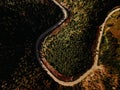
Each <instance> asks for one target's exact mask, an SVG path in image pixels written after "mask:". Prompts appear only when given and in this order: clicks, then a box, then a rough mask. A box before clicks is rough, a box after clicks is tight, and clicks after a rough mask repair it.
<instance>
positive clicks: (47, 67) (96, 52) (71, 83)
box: [36, 0, 120, 86]
mask: <svg viewBox="0 0 120 90" xmlns="http://www.w3.org/2000/svg"><path fill="white" fill-rule="evenodd" d="M52 1H53V2H54V3H55V4H56V5H57V6H58V7H59V8H60V9H61V11H62V12H63V14H64V16H63V18H62V19H61V20H60V21H59V22H58V23H56V24H55V25H54V26H52V27H51V28H49V29H48V30H47V31H46V32H45V33H43V34H42V35H40V37H39V38H38V40H37V42H36V56H37V59H38V61H39V62H40V64H41V65H42V67H43V68H44V70H46V71H47V73H48V75H49V76H50V77H51V78H53V79H54V81H56V82H57V83H59V84H61V85H63V86H74V85H75V84H77V83H79V82H81V81H82V80H83V79H84V78H86V77H87V76H88V75H89V74H90V73H91V72H93V71H94V70H96V69H98V68H99V66H98V60H99V50H100V44H101V40H102V35H103V31H104V26H105V23H106V21H107V20H108V19H109V17H110V16H111V15H112V14H113V13H114V12H116V11H118V10H120V8H118V9H115V10H113V11H111V12H110V13H109V14H108V16H107V17H106V19H105V21H104V23H103V24H102V25H101V27H100V30H99V32H98V36H97V37H96V38H97V40H96V42H97V43H96V44H97V45H95V46H96V47H95V49H94V53H93V54H94V64H93V66H92V67H91V68H90V69H89V70H88V71H87V72H86V73H84V74H83V75H82V76H80V77H78V79H76V80H74V81H63V80H60V79H58V78H57V77H56V76H57V75H55V74H56V73H57V72H56V73H53V72H54V69H53V68H52V67H51V66H50V65H49V63H48V62H47V61H46V60H45V59H44V58H43V57H41V55H40V48H41V43H42V41H43V40H44V38H45V37H46V36H47V35H49V34H50V33H51V32H52V31H54V30H55V29H56V28H57V27H59V26H60V25H61V24H63V23H64V21H65V20H66V19H67V18H68V13H67V10H66V9H65V8H64V7H63V6H61V5H60V4H59V3H58V2H57V1H56V0H52ZM43 59H44V60H43ZM51 69H53V70H51ZM57 74H59V73H57ZM58 76H61V75H58Z"/></svg>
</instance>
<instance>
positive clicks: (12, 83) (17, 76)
mask: <svg viewBox="0 0 120 90" xmlns="http://www.w3.org/2000/svg"><path fill="white" fill-rule="evenodd" d="M30 1H31V0H30ZM46 1H47V0H46ZM13 2H14V1H13ZM16 2H17V1H16ZM59 2H63V3H64V4H65V5H66V7H67V8H68V10H69V12H70V17H71V18H70V22H69V23H68V24H67V26H65V27H63V28H62V30H61V31H60V32H59V33H58V34H57V35H55V36H52V35H49V36H47V37H46V39H45V41H44V43H43V49H42V50H43V55H44V56H45V57H46V59H47V60H49V62H53V61H52V60H56V57H55V56H54V57H53V56H52V55H53V54H54V55H56V56H57V57H59V58H58V59H59V60H62V61H63V62H60V63H57V62H53V64H52V65H54V64H55V63H56V64H57V65H56V66H55V65H54V67H58V64H60V65H64V60H67V61H68V60H70V59H71V58H73V60H74V61H76V62H82V61H81V60H83V62H84V63H82V64H80V66H79V64H78V63H77V64H76V66H75V64H74V63H76V62H73V60H72V59H71V62H72V63H71V62H69V64H70V65H73V66H74V67H75V69H74V68H71V67H70V68H71V71H69V70H68V68H66V70H62V67H61V70H59V71H60V72H63V73H64V74H66V75H68V76H69V75H74V74H76V73H81V72H80V70H82V69H80V70H79V71H77V70H78V69H79V68H78V67H80V68H81V67H82V66H84V65H88V64H91V65H92V63H93V61H92V60H91V58H92V57H91V54H92V53H91V50H90V49H91V46H92V43H93V40H94V39H95V34H96V31H97V29H98V27H99V25H101V24H102V23H103V21H104V19H105V17H106V15H107V12H108V11H109V10H111V9H112V8H113V7H115V6H116V5H118V4H119V3H120V1H119V0H115V1H111V0H91V1H90V0H78V1H75V0H74V1H73V0H59ZM18 3H19V2H18ZM4 5H5V6H7V7H4ZM27 5H28V6H27ZM29 5H30V6H29ZM8 7H10V8H8ZM15 7H17V8H15ZM15 7H14V5H8V4H3V3H1V2H0V11H2V10H3V11H4V12H6V11H7V12H9V11H10V12H9V13H11V10H16V11H17V14H12V15H11V16H9V17H10V18H11V17H13V18H12V19H10V20H12V21H13V22H16V20H18V22H21V23H23V24H22V25H23V26H24V21H26V20H28V21H29V22H30V23H32V24H30V23H29V22H27V21H26V23H28V25H29V28H25V27H23V26H22V28H23V31H22V32H21V33H20V35H21V37H24V38H26V39H22V38H21V37H20V40H19V41H20V43H21V42H22V41H21V40H25V41H24V42H22V44H21V45H23V47H24V49H25V50H23V52H22V55H21V54H18V55H21V56H20V57H19V58H17V59H12V60H14V61H16V60H19V62H18V63H19V64H18V63H16V67H15V71H13V72H14V73H13V74H12V73H11V77H10V78H9V79H8V80H4V81H3V82H2V88H3V90H35V89H36V90H47V89H48V90H87V89H86V88H87V87H88V89H90V88H92V89H94V88H95V87H96V89H98V87H97V86H98V85H100V86H101V84H102V85H103V83H104V85H105V86H106V87H105V90H107V88H109V87H108V86H110V85H113V84H112V83H113V82H114V81H115V80H116V78H112V77H113V76H111V77H109V76H110V75H108V77H105V74H104V73H103V72H97V74H95V75H93V77H92V79H90V80H91V81H93V83H90V82H91V81H90V80H88V83H89V86H87V85H86V81H85V85H83V83H79V84H77V85H75V86H74V87H64V86H61V85H58V84H57V83H56V82H54V81H53V80H52V79H51V78H50V77H49V76H48V75H47V73H46V72H45V71H44V70H43V68H41V66H40V65H39V63H38V62H37V59H36V55H35V43H36V40H37V38H38V36H39V35H40V34H42V33H43V32H44V31H45V30H46V29H48V28H49V27H50V26H51V25H53V24H54V23H56V22H57V21H58V20H59V19H60V18H61V14H60V11H59V10H58V8H57V7H56V6H55V5H54V4H52V3H51V2H50V1H49V2H48V3H47V4H44V5H43V4H40V3H39V4H36V3H33V2H31V3H28V4H25V2H24V1H23V2H22V3H19V4H18V5H16V4H15ZM21 7H22V9H18V8H21ZM24 7H28V8H31V10H30V13H32V14H31V15H30V16H29V14H28V16H26V15H27V13H26V14H24V9H23V8H24ZM36 7H37V8H38V9H37V11H36V12H34V11H35V10H36ZM6 8H7V9H6ZM73 9H75V10H73ZM19 10H20V12H19ZM28 10H29V9H28ZM16 11H15V12H16ZM21 11H22V12H23V13H22V12H21ZM51 11H53V12H52V13H51ZM12 12H13V11H12ZM33 12H34V14H33ZM48 12H50V14H48ZM2 13H3V12H0V15H3V17H4V15H10V14H6V13H5V14H2ZM19 13H20V15H19ZM14 15H15V16H14ZM16 15H17V16H16ZM59 15H60V16H59ZM84 15H85V16H84ZM21 16H22V17H21ZM15 17H16V18H15ZM18 17H19V18H18ZM55 17H56V18H55ZM31 18H32V19H31ZM53 18H54V19H55V21H54V19H53ZM84 18H86V19H84ZM0 19H2V18H0ZM23 19H24V20H23ZM14 20H15V21H14ZM39 20H40V21H39ZM5 21H8V19H5ZM35 21H37V22H35ZM51 21H52V22H51ZM0 23H3V22H0ZM12 24H13V23H12ZM0 25H1V24H0ZM18 25H19V24H18ZM20 25H21V24H20ZM40 25H41V26H40ZM1 26H2V25H1ZM1 26H0V27H1ZM8 26H9V25H8ZM8 26H6V27H8ZM32 26H34V28H32ZM2 27H3V26H2ZM20 27H21V26H20ZM35 27H36V28H35ZM4 28H5V27H4ZM9 28H10V30H13V29H11V28H14V25H12V27H9ZM16 30H18V31H19V29H18V28H17V29H16ZM26 30H27V31H26ZM24 31H26V33H24ZM6 32H7V31H6ZM8 32H9V31H8ZM16 32H17V31H16ZM23 33H24V34H25V35H22V34H23ZM2 34H3V33H0V37H1V36H2ZM3 35H5V34H3ZM6 35H8V34H6ZM106 35H108V34H106ZM110 35H111V34H110ZM103 38H104V37H103ZM2 39H3V38H2ZM60 39H61V40H60ZM107 39H108V38H107ZM6 40H9V38H7V39H6ZM10 40H11V39H10ZM15 40H18V38H16V39H12V40H11V42H12V45H13V43H14V42H16V41H15ZM50 40H51V42H50ZM113 40H114V42H115V44H117V45H119V41H120V40H119V39H117V40H116V39H113ZM5 42H7V41H5ZM48 42H50V44H48V45H47V43H48ZM83 42H84V43H83ZM103 42H106V41H104V39H103ZM111 43H113V42H111ZM59 44H60V45H59ZM9 45H10V44H8V46H9ZM45 45H46V46H47V47H44V46H45ZM104 45H105V46H106V45H108V43H105V44H104ZM57 46H58V47H59V48H58V47H57ZM108 46H109V45H108ZM2 47H3V46H2ZM66 47H67V48H66ZM81 47H82V48H81ZM112 47H113V45H112ZM0 48H1V47H0ZM49 48H50V51H52V53H53V54H52V53H51V52H50V51H48V52H46V51H47V49H49ZM57 48H58V49H57ZM60 48H62V49H60ZM64 48H66V49H64ZM73 48H74V49H73ZM101 48H103V47H101ZM105 48H106V47H105ZM105 48H104V49H102V50H103V51H102V52H106V51H107V50H106V49H105ZM17 49H18V48H17ZM20 49H22V48H20ZM55 49H56V50H59V52H56V50H55ZM77 49H78V50H77ZM109 49H110V48H109ZM4 50H5V49H3V50H2V51H4ZM7 50H8V49H7ZM74 50H75V51H74ZM80 50H83V51H82V52H81V51H80ZM85 50H86V51H85ZM112 51H115V50H114V49H112ZM119 51H120V49H119V48H118V46H117V52H119ZM110 52H111V51H110ZM110 52H109V53H110ZM1 53H2V52H0V54H1ZM16 53H17V52H16ZM106 53H107V52H106ZM48 54H49V55H50V56H49V55H48ZM58 54H59V55H61V57H60V56H58ZM76 54H77V55H76ZM84 54H85V55H84ZM7 55H8V56H7ZM7 55H6V54H5V55H4V58H5V57H8V58H7V60H8V61H9V60H11V59H10V58H11V57H10V56H9V55H10V54H7ZM62 55H63V56H64V57H66V58H64V57H63V56H62ZM72 55H73V56H72ZM81 55H83V56H85V57H83V56H82V57H81ZM106 55H107V54H106ZM110 55H111V54H110ZM110 55H109V56H110ZM113 55H114V54H113ZM118 55H119V53H118ZM69 56H70V57H69ZM107 56H108V55H107ZM103 57H105V55H101V58H102V60H101V59H100V60H101V63H102V64H104V65H107V66H109V65H111V64H110V63H109V64H108V63H107V62H109V61H107V62H105V60H107V59H109V57H108V58H107V57H105V58H106V59H105V58H103ZM14 58H15V57H14ZM54 58H55V59H54ZM80 58H81V59H80ZM0 60H1V57H0ZM4 60H5V59H4ZM4 60H3V61H4ZM12 60H11V61H12ZM84 60H85V61H84ZM86 60H88V61H86ZM118 60H119V58H118ZM11 61H10V63H11ZM86 62H87V64H86ZM111 63H112V61H111ZM1 65H3V64H1ZM1 65H0V67H2V66H1ZM66 65H68V64H66ZM77 65H78V67H77ZM81 65H82V66H81ZM91 65H90V66H91ZM115 65H116V64H115ZM115 65H113V64H112V66H113V67H115ZM64 66H65V65H64ZM73 66H72V67H73ZM116 66H119V64H118V63H117V65H116ZM88 67H89V66H87V68H86V67H84V69H83V70H87V69H88ZM0 69H1V68H0ZM56 69H57V68H56ZM73 69H74V70H76V71H77V72H74V71H73ZM114 70H116V69H114ZM114 70H111V69H110V72H109V74H111V71H114ZM117 71H119V68H118V70H117ZM67 72H70V73H68V74H67ZM82 73H84V72H82ZM82 73H81V74H82ZM102 73H103V74H102ZM115 73H116V72H115ZM101 74H102V75H103V76H102V75H101ZM4 75H5V74H4ZM97 75H98V76H99V81H100V84H99V82H97V80H98V77H97ZM113 75H114V74H113ZM90 77H91V76H90ZM102 77H105V78H102ZM101 78H102V80H104V81H102V82H101ZM111 78H112V79H111ZM119 81H120V77H119ZM116 85H118V84H116ZM119 85H120V83H119ZM119 85H118V87H117V89H116V90H118V89H119V88H120V86H119ZM113 86H114V85H113ZM110 89H111V86H110ZM112 89H113V88H112ZM112 89H111V90H112ZM113 90H114V89H113Z"/></svg>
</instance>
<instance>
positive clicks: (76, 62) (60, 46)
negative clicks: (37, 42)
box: [42, 0, 114, 76]
mask: <svg viewBox="0 0 120 90" xmlns="http://www.w3.org/2000/svg"><path fill="white" fill-rule="evenodd" d="M61 1H62V2H63V4H65V6H66V7H67V8H68V10H69V11H70V22H69V23H68V24H67V25H66V26H65V27H63V28H62V29H61V31H60V32H59V33H58V34H56V35H52V34H50V35H48V36H47V37H46V38H45V40H44V42H43V45H42V55H43V57H45V58H46V60H47V61H48V62H49V63H50V64H51V65H52V66H53V67H54V68H55V69H56V70H58V71H59V72H60V73H62V74H64V75H66V76H75V75H82V74H83V73H85V72H86V71H87V70H88V69H90V67H91V66H92V64H93V63H94V61H93V60H92V50H91V49H92V48H91V47H92V45H93V41H94V40H95V38H96V37H95V35H96V32H97V30H98V28H99V26H100V24H101V23H102V22H103V21H104V19H105V16H106V14H107V13H106V12H107V11H108V10H109V8H110V7H111V6H109V8H108V7H107V8H105V7H106V6H107V4H111V5H112V4H114V2H113V3H111V2H110V1H109V2H106V1H103V2H102V1H100V0H92V1H89V0H86V1H84V0H78V1H74V0H70V1H68V0H59V2H61Z"/></svg>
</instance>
